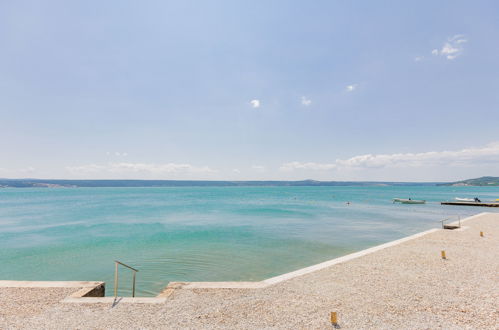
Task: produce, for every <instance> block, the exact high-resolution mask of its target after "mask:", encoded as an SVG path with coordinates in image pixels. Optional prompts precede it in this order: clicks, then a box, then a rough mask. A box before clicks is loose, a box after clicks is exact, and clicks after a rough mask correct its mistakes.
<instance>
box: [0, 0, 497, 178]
mask: <svg viewBox="0 0 499 330" xmlns="http://www.w3.org/2000/svg"><path fill="white" fill-rule="evenodd" d="M496 40H499V3H497V2H496V1H476V2H473V3H471V2H467V1H440V2H437V3H435V2H432V1H419V2H417V3H398V2H395V3H394V2H388V1H378V2H375V3H374V2H372V3H368V2H362V3H361V2H358V3H356V2H329V1H316V2H313V3H305V2H303V3H302V2H289V1H273V2H271V3H268V2H266V1H261V0H259V1H252V2H251V3H248V2H242V1H211V2H209V3H195V2H187V1H169V2H162V1H151V2H147V3H134V2H129V1H120V2H117V1H116V2H115V1H110V2H104V3H102V2H97V1H86V2H81V3H68V2H64V1H46V2H36V1H15V2H3V3H0V43H1V45H2V52H0V118H1V122H0V123H1V129H0V150H1V153H0V178H23V177H24V178H26V177H31V178H34V177H36V178H40V179H158V180H160V179H161V180H304V179H313V180H322V181H399V182H400V181H405V182H409V181H414V182H422V181H426V182H430V181H431V182H444V181H459V180H462V179H469V178H477V177H481V176H487V175H492V176H499V166H498V164H499V134H498V132H499V130H498V129H497V127H498V124H499V119H498V118H499V117H498V116H497V114H498V109H499V93H497V86H499V65H498V59H499V43H497V42H495V41H496Z"/></svg>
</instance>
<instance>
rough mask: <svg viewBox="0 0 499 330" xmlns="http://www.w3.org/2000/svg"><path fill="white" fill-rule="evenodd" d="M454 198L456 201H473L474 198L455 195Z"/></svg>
mask: <svg viewBox="0 0 499 330" xmlns="http://www.w3.org/2000/svg"><path fill="white" fill-rule="evenodd" d="M454 199H455V200H456V201H458V202H474V201H475V199H474V198H460V197H456V198H454Z"/></svg>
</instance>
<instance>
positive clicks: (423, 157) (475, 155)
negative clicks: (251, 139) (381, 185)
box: [280, 142, 499, 171]
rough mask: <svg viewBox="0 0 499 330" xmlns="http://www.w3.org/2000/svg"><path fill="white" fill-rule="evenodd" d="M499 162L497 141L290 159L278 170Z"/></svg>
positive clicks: (462, 164)
mask: <svg viewBox="0 0 499 330" xmlns="http://www.w3.org/2000/svg"><path fill="white" fill-rule="evenodd" d="M493 163H499V142H494V143H490V144H487V145H485V146H483V147H474V148H466V149H462V150H457V151H429V152H422V153H397V154H379V155H373V154H366V155H359V156H355V157H351V158H348V159H337V160H336V161H334V162H333V163H313V162H306V163H302V162H290V163H285V164H283V165H282V166H281V167H280V170H281V171H293V170H323V171H324V170H334V169H366V168H382V167H425V166H461V167H466V166H477V165H484V164H493Z"/></svg>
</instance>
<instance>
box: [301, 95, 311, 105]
mask: <svg viewBox="0 0 499 330" xmlns="http://www.w3.org/2000/svg"><path fill="white" fill-rule="evenodd" d="M310 104H312V100H311V99H308V98H306V97H305V96H302V97H301V105H303V106H306V107H308V106H309V105H310Z"/></svg>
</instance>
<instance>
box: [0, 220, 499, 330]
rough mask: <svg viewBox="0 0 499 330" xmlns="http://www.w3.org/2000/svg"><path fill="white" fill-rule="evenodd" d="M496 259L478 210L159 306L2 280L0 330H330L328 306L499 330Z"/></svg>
mask: <svg viewBox="0 0 499 330" xmlns="http://www.w3.org/2000/svg"><path fill="white" fill-rule="evenodd" d="M480 232H483V233H484V235H483V237H482V236H480ZM442 250H445V252H446V259H442V257H441V251H442ZM498 255H499V214H497V213H482V214H480V215H479V216H475V217H472V218H470V219H468V220H467V221H464V222H463V223H462V228H460V229H456V230H443V229H438V230H435V231H432V232H429V233H427V234H425V235H422V236H419V237H417V238H414V239H411V240H408V241H405V242H403V243H400V244H397V245H394V246H390V247H387V248H383V249H381V250H378V251H376V252H373V253H369V254H366V255H363V256H360V257H356V258H354V259H351V260H348V261H346V262H341V263H337V264H335V265H332V266H330V267H326V268H323V269H319V270H317V271H313V272H310V273H308V274H305V275H302V276H296V277H293V278H290V279H288V280H285V281H281V282H279V283H277V284H273V285H270V286H267V287H263V288H251V286H248V288H232V289H221V288H212V289H207V288H188V286H186V287H182V286H179V288H178V289H174V290H170V291H169V292H168V295H167V299H166V300H165V302H164V303H155V304H147V303H140V304H138V303H137V304H134V303H119V302H118V303H117V304H110V303H68V302H63V300H64V298H66V297H67V296H68V295H70V294H71V293H72V292H74V291H76V289H68V288H16V287H5V286H3V287H2V285H1V282H2V281H0V325H1V326H0V328H2V329H34V328H37V329H130V328H132V329H180V328H182V329H183V328H186V329H270V328H275V329H290V328H292V329H331V328H332V324H331V321H330V313H331V312H336V313H337V315H338V324H337V327H341V328H342V329H373V328H375V329H435V328H444V329H499V309H498V307H497V306H499V276H498V274H499V258H497V256H498ZM107 290H112V283H108V285H107ZM88 299H90V298H88Z"/></svg>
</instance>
